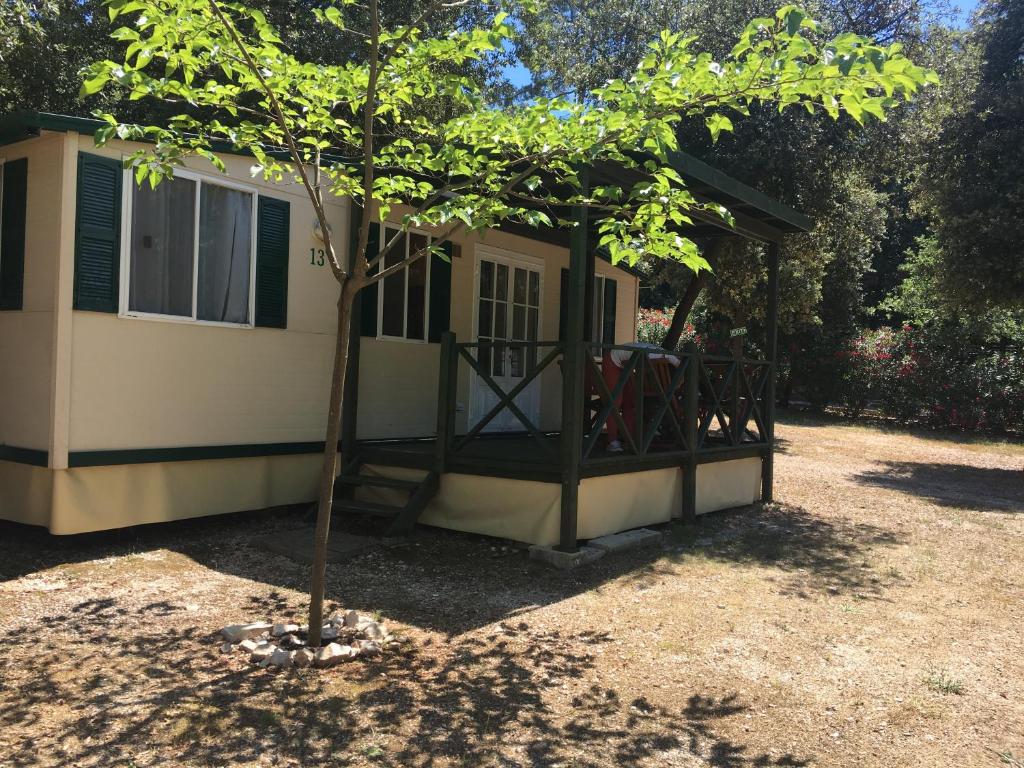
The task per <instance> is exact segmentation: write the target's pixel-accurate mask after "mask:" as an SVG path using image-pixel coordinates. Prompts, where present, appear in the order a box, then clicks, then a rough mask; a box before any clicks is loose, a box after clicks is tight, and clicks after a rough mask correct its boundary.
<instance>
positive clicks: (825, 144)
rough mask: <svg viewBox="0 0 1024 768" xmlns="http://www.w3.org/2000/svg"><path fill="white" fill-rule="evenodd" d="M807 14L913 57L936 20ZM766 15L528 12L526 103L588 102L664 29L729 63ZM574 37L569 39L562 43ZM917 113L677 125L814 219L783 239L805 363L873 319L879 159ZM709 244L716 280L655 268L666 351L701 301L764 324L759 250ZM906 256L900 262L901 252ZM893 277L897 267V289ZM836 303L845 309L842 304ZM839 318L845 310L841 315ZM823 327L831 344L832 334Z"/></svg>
mask: <svg viewBox="0 0 1024 768" xmlns="http://www.w3.org/2000/svg"><path fill="white" fill-rule="evenodd" d="M810 8H811V10H812V11H813V12H814V13H815V15H817V16H819V17H820V18H821V20H822V30H823V31H822V34H839V33H842V32H855V33H858V34H864V35H870V36H874V37H876V38H878V39H881V40H885V41H889V42H900V43H901V44H903V45H905V46H908V47H909V48H910V50H912V51H914V53H915V55H923V52H924V49H926V48H927V47H928V37H929V32H928V29H929V26H930V25H931V24H932V23H933V18H932V17H930V16H928V15H926V14H925V12H924V11H923V10H922V6H921V4H920V3H918V2H916V1H915V0H881V1H876V0H817V1H816V2H814V3H813V4H812V5H811V6H810ZM765 12H767V9H766V4H765V2H764V0H726V2H724V3H723V2H719V1H717V0H716V1H715V2H711V0H609V2H604V3H599V4H593V3H584V2H579V0H561V1H560V2H555V3H552V4H550V5H549V6H547V7H546V9H545V10H544V11H543V12H542V13H540V14H538V15H536V16H526V17H524V19H525V20H524V23H523V25H522V31H521V33H520V36H519V37H518V39H517V42H518V46H519V47H518V48H517V52H518V54H519V56H520V57H521V58H522V59H523V61H524V62H525V63H526V64H527V65H528V66H529V67H530V69H531V72H532V73H533V79H532V82H531V83H530V84H529V85H528V86H527V87H526V88H525V89H524V96H527V97H535V96H540V95H543V94H545V93H553V92H568V93H585V92H586V91H587V89H588V88H590V87H592V86H593V85H595V84H597V83H599V82H601V81H603V80H604V79H605V78H607V77H617V76H623V74H624V73H626V72H628V71H629V69H630V68H631V67H632V66H633V65H634V63H635V57H636V55H637V50H638V47H639V43H640V42H641V41H642V40H643V39H644V38H645V37H646V36H648V35H649V34H651V26H652V25H655V24H658V23H663V22H664V23H668V24H669V25H670V28H673V29H685V30H686V32H687V34H693V35H695V36H696V37H697V40H698V44H699V45H700V46H701V47H702V48H704V49H706V50H709V51H711V52H712V53H713V54H715V55H721V54H722V53H724V52H726V51H728V49H729V47H731V45H732V42H731V41H732V39H733V38H734V36H735V34H736V30H738V29H740V28H742V26H743V25H744V24H745V22H746V19H749V18H750V17H751V16H756V15H759V14H763V13H765ZM619 20H621V21H619ZM565 40H570V41H573V44H572V45H565V44H564V41H565ZM910 112H911V109H909V108H908V109H901V110H896V111H895V112H894V113H893V114H892V115H890V119H889V122H888V123H885V124H879V123H872V124H871V125H869V126H867V127H866V128H863V129H862V128H861V127H860V126H858V125H857V124H856V121H854V120H852V119H849V118H844V119H841V120H839V121H832V120H829V119H828V118H827V116H826V115H824V114H820V113H819V114H808V113H806V112H804V111H802V110H787V111H784V112H781V113H780V112H779V111H778V110H775V109H772V108H770V107H764V106H755V107H754V108H752V109H751V111H750V114H749V115H745V116H739V117H734V118H733V125H734V131H733V132H732V133H731V134H730V135H728V136H726V137H723V139H722V140H721V141H719V142H717V143H715V142H713V141H711V140H710V137H709V136H708V135H707V132H706V131H704V130H703V126H701V125H699V123H694V121H683V122H682V123H681V124H680V126H679V134H680V135H679V141H680V144H681V146H682V147H683V149H685V150H686V151H687V152H690V153H692V154H695V155H697V156H698V157H701V158H703V159H705V160H707V161H709V162H711V163H712V164H713V165H715V166H716V167H718V168H721V169H722V170H724V171H726V172H727V173H730V174H731V175H733V176H734V177H736V178H738V179H740V180H742V181H744V182H746V183H748V184H750V185H752V186H754V187H756V188H759V189H762V190H764V191H766V192H768V193H769V194H772V195H773V196H775V197H778V198H779V199H781V200H783V201H784V202H786V203H788V204H790V205H792V206H794V207H796V208H798V209H799V210H801V211H803V212H805V213H807V214H808V215H810V216H811V217H812V218H814V219H815V220H816V221H817V222H818V226H817V228H816V229H815V231H814V232H813V233H812V234H811V235H810V236H801V237H791V238H787V241H786V243H785V244H784V250H783V260H782V274H781V276H780V278H781V288H780V292H781V310H782V311H781V318H782V326H781V330H782V334H783V336H782V338H783V348H784V349H789V348H790V347H791V346H793V345H794V344H795V345H796V346H797V348H804V349H811V348H813V350H814V351H813V354H811V355H807V358H808V359H809V358H811V357H813V356H814V355H817V354H819V353H820V352H821V351H822V347H823V345H824V346H827V345H832V346H833V348H837V347H835V345H836V344H841V342H842V339H844V338H848V337H849V335H852V334H853V333H854V332H855V331H856V329H857V327H858V325H859V323H861V322H863V320H864V316H865V307H864V304H863V283H864V278H865V276H866V274H867V273H868V272H869V269H870V268H871V267H872V263H873V258H874V257H876V256H878V255H879V254H880V251H881V246H882V244H883V242H884V240H885V238H886V237H887V235H888V231H887V229H886V228H885V227H880V226H879V222H880V221H882V222H884V221H885V220H886V219H887V218H888V217H889V210H890V201H889V200H888V199H887V196H886V195H887V194H888V192H887V190H888V189H889V188H891V187H892V186H893V185H891V184H890V181H891V179H890V175H891V174H889V173H888V172H887V168H888V167H889V165H890V164H889V163H884V162H880V160H881V159H882V158H883V157H885V158H888V159H890V160H898V159H899V158H901V157H902V156H903V155H902V153H901V152H900V151H899V149H898V147H899V145H901V144H903V143H904V139H903V136H902V126H903V124H904V120H905V119H906V120H909V117H908V116H909V113H910ZM865 169H868V170H865ZM901 220H902V219H901ZM839 233H845V235H848V237H845V238H844V237H840V236H839ZM867 235H870V236H867ZM909 241H910V239H909V238H908V239H907V242H909ZM895 247H897V248H899V245H898V244H897V245H896V246H895ZM903 247H904V248H905V247H906V245H905V244H904V245H903ZM708 248H711V249H714V250H713V251H712V252H711V253H710V254H709V260H711V261H712V262H716V261H720V262H721V265H720V266H721V268H718V269H716V271H715V277H714V279H706V278H700V277H698V276H697V275H694V274H693V273H690V272H689V271H687V270H686V269H685V268H684V267H682V266H681V265H678V264H672V263H651V264H649V265H648V268H649V277H648V280H649V282H651V283H652V284H654V285H655V286H657V285H659V284H661V285H665V286H668V287H670V288H671V292H672V293H673V294H674V298H673V299H671V301H666V299H667V297H666V296H665V295H664V293H663V292H658V291H655V292H652V293H649V294H646V296H647V297H649V298H651V299H654V300H655V301H657V300H659V299H660V300H661V301H663V302H666V303H671V304H674V305H675V313H674V317H673V322H672V324H671V327H670V328H669V331H668V333H667V335H666V338H665V340H664V343H665V344H666V346H669V347H674V346H676V344H677V342H678V339H679V337H678V332H679V331H681V329H682V328H683V326H684V325H685V321H686V318H687V317H688V316H689V314H690V312H691V310H692V309H693V306H694V304H695V302H696V301H697V298H698V296H701V297H702V298H701V299H700V303H701V305H702V307H704V309H705V310H706V312H708V313H710V316H717V317H718V318H720V320H721V322H723V323H724V324H726V325H731V326H737V327H742V326H745V325H747V324H750V323H751V322H754V323H756V322H758V319H757V318H751V317H749V316H748V308H749V306H750V303H749V301H748V300H747V297H749V296H750V293H749V291H750V290H751V288H752V286H754V285H756V284H757V283H758V278H759V276H760V274H761V272H762V270H763V266H762V263H761V259H760V248H759V247H758V246H757V245H756V244H752V243H749V242H741V243H731V244H726V243H718V244H717V245H716V244H714V243H710V244H709V245H708ZM899 254H900V258H902V250H900V251H899ZM895 281H896V277H895V269H894V270H893V271H892V277H891V279H890V286H891V285H892V284H894V283H895ZM839 295H842V296H843V297H844V300H843V301H841V302H836V301H835V299H836V297H837V296H839ZM826 296H827V299H826ZM655 297H657V298H655ZM840 310H842V312H843V313H845V314H843V315H842V316H839V314H840ZM826 327H827V328H828V332H827V334H825V336H827V338H825V337H823V329H824V328H826ZM812 341H813V342H814V343H813V344H811V343H810V342H812Z"/></svg>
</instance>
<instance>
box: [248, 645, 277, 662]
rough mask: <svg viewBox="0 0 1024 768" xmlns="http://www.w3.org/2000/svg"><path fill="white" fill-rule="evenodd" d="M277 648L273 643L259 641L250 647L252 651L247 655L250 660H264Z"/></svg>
mask: <svg viewBox="0 0 1024 768" xmlns="http://www.w3.org/2000/svg"><path fill="white" fill-rule="evenodd" d="M276 650H277V648H276V647H275V646H274V644H273V643H260V644H259V645H257V646H256V647H255V648H253V649H252V653H251V654H250V656H249V660H250V661H265V660H266V659H269V658H270V654H272V653H273V652H274V651H276Z"/></svg>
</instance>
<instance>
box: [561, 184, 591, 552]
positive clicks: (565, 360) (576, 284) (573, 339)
mask: <svg viewBox="0 0 1024 768" xmlns="http://www.w3.org/2000/svg"><path fill="white" fill-rule="evenodd" d="M587 176H588V171H587V169H586V168H584V169H582V170H581V171H580V178H581V182H582V187H583V193H584V194H586V191H587V187H588V178H587ZM587 218H588V217H587V209H586V208H585V207H584V206H576V207H574V208H573V220H574V222H575V227H574V228H573V230H572V235H571V237H570V240H569V291H568V297H567V299H568V303H569V307H568V311H567V313H566V324H565V339H564V341H563V344H564V347H563V350H562V444H561V449H562V457H561V458H562V515H561V525H560V533H559V544H558V548H559V549H560V550H562V551H563V552H575V551H576V535H577V519H576V513H577V506H578V504H579V493H580V454H581V452H582V448H583V403H584V393H583V365H584V363H585V360H584V355H585V354H587V350H586V345H585V343H584V338H583V332H584V313H585V310H586V293H587V274H588V270H587V226H588V222H587ZM590 279H591V282H592V281H593V276H591V278H590Z"/></svg>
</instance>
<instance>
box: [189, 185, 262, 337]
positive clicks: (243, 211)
mask: <svg viewBox="0 0 1024 768" xmlns="http://www.w3.org/2000/svg"><path fill="white" fill-rule="evenodd" d="M200 202H201V204H200V206H199V210H200V213H199V287H198V293H197V305H198V306H197V307H196V316H197V317H198V318H199V319H200V320H213V321H216V322H220V323H247V322H249V273H250V258H251V254H252V195H251V194H249V193H248V192H239V191H238V190H235V189H228V188H227V187H219V186H216V185H213V184H203V187H202V200H201V201H200Z"/></svg>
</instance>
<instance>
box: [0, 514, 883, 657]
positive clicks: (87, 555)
mask: <svg viewBox="0 0 1024 768" xmlns="http://www.w3.org/2000/svg"><path fill="white" fill-rule="evenodd" d="M306 524H307V521H306V518H305V516H304V515H302V514H291V515H283V514H279V515H277V516H266V515H263V516H257V517H256V518H255V519H254V520H246V519H245V518H241V517H238V516H233V519H232V520H227V519H223V518H222V519H219V520H218V519H204V520H196V521H192V522H191V524H190V525H186V524H183V523H174V524H170V525H167V526H147V527H145V528H140V529H137V530H136V537H135V538H132V537H131V536H129V534H128V532H126V531H121V532H117V533H116V534H115V535H114V536H113V538H111V539H107V538H105V537H104V536H102V535H90V536H87V537H74V538H75V539H78V538H81V539H83V542H82V545H81V547H79V548H75V547H74V546H71V545H72V542H70V541H68V540H56V541H55V540H54V538H53V537H49V536H47V535H45V534H39V533H37V532H36V531H33V530H22V531H21V533H23V534H24V535H23V537H22V540H21V541H18V540H17V539H18V537H17V536H15V537H14V538H12V537H10V536H8V537H7V538H6V541H7V542H8V543H9V544H7V545H5V544H3V543H0V576H2V577H3V578H7V579H10V578H14V577H15V576H18V575H20V574H24V573H29V572H32V571H34V570H42V569H45V568H48V567H52V566H54V565H59V564H62V563H65V562H68V561H71V562H78V561H81V560H91V559H97V558H101V557H109V556H114V555H118V554H122V555H123V554H128V553H131V552H144V551H147V550H152V549H158V548H166V549H169V550H172V551H175V552H178V553H181V554H183V555H185V556H187V557H188V558H190V559H192V560H194V561H196V562H197V563H200V564H202V565H203V566H204V567H207V568H210V569H212V570H215V571H218V572H221V573H225V574H230V575H233V576H238V577H241V578H245V579H251V580H253V581H256V582H262V583H265V584H270V585H272V586H274V587H279V588H281V589H287V590H295V591H296V592H298V593H299V594H302V593H304V592H305V591H306V590H307V589H308V578H309V571H308V567H307V566H306V565H304V564H301V563H299V562H296V561H294V560H291V559H289V558H287V557H284V556H281V555H277V554H272V553H268V552H266V551H264V550H263V549H261V548H260V547H259V546H258V543H257V542H258V540H259V539H260V538H262V537H265V536H266V535H267V534H268V533H273V531H275V530H278V531H281V530H295V529H296V528H301V527H303V526H305V525H306ZM662 529H663V531H664V532H665V533H666V534H667V535H666V537H665V543H664V545H663V546H660V547H650V548H647V549H643V550H637V551H631V552H621V553H616V554H614V555H611V556H608V557H605V558H603V559H602V560H599V561H597V562H595V563H591V564H589V565H587V566H586V567H582V568H579V569H577V570H574V571H568V572H563V571H556V570H553V569H551V568H550V567H548V566H546V565H543V564H540V563H537V562H534V561H531V560H529V559H528V558H527V556H526V552H525V550H524V549H522V548H521V547H517V546H513V545H510V544H508V543H507V542H501V541H499V540H496V539H492V538H487V537H483V536H474V535H469V534H461V533H456V532H452V531H445V530H441V529H436V528H427V527H420V528H419V529H418V530H417V533H416V534H415V535H414V536H413V537H411V538H410V539H409V540H408V541H407V542H405V543H403V544H402V545H401V546H393V547H381V548H379V549H376V550H373V551H371V552H368V553H366V554H363V555H359V556H357V557H355V558H353V559H352V560H350V561H348V562H345V563H331V564H329V565H328V569H327V585H326V586H327V588H326V595H327V597H328V598H329V599H330V598H335V599H337V600H341V601H342V602H343V607H345V608H356V609H358V610H362V611H366V612H379V613H381V614H382V615H383V616H386V617H388V618H390V619H392V620H396V621H399V622H402V623H403V624H407V625H412V626H416V627H420V628H423V629H427V630H432V631H438V632H442V633H444V634H445V635H446V636H448V637H456V636H459V635H462V634H463V633H465V632H468V631H471V630H473V629H476V628H478V627H482V626H486V625H489V624H492V623H495V622H498V621H502V620H509V619H512V618H515V617H518V616H521V615H525V614H528V613H529V612H530V611H532V610H534V609H536V608H538V607H540V606H544V605H550V604H553V603H558V602H561V601H563V600H567V599H569V598H572V597H573V596H575V595H579V594H581V593H584V592H588V591H591V590H595V589H597V588H599V587H601V586H602V585H604V584H606V583H608V582H611V581H614V580H617V579H620V578H628V579H633V580H636V581H638V582H640V581H643V580H644V579H650V578H654V577H676V578H686V576H685V567H686V565H687V563H688V562H690V561H694V560H714V561H718V562H721V563H723V564H728V563H743V564H758V565H763V566H765V567H767V568H768V569H770V570H769V572H768V573H767V574H766V577H765V578H766V579H767V580H768V581H770V582H775V583H776V585H777V586H776V589H777V590H778V591H779V592H780V593H781V594H785V595H790V596H794V597H798V598H811V597H816V596H821V595H837V594H843V595H848V596H850V597H857V598H860V599H884V590H885V589H886V588H887V587H889V586H892V585H893V583H894V579H895V577H894V576H892V575H883V574H879V573H876V572H875V570H873V568H872V567H871V565H870V559H871V558H870V556H869V552H870V550H871V549H873V548H875V547H878V546H895V545H897V544H899V543H900V541H901V539H900V538H899V537H898V536H897V535H896V534H895V533H893V532H891V531H889V530H887V529H884V528H882V527H880V526H874V525H867V524H852V523H849V522H846V521H842V520H839V519H826V518H824V517H821V516H818V515H813V514H810V513H808V512H806V511H805V510H803V509H801V508H799V507H795V506H790V505H778V504H771V505H755V506H751V507H744V508H739V509H736V510H730V511H726V512H719V513H712V514H708V515H702V516H700V517H699V518H698V520H697V522H696V523H695V524H692V525H688V526H682V525H678V524H669V525H665V526H662ZM333 535H339V534H338V533H337V532H335V533H334V534H333ZM4 540H5V539H4V538H3V537H0V542H2V541H4ZM8 550H9V551H8ZM29 569H31V570H29ZM0 584H2V581H0ZM338 607H341V606H338ZM245 608H246V614H245V615H247V616H252V617H254V618H255V617H261V616H266V617H268V618H269V617H281V616H284V615H301V614H302V612H303V607H302V606H300V605H298V604H295V605H290V604H289V601H288V600H287V599H285V598H284V597H282V593H281V592H278V591H276V590H275V591H271V592H270V593H269V594H263V595H261V596H260V597H257V598H253V602H252V603H251V604H249V605H247V606H245Z"/></svg>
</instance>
